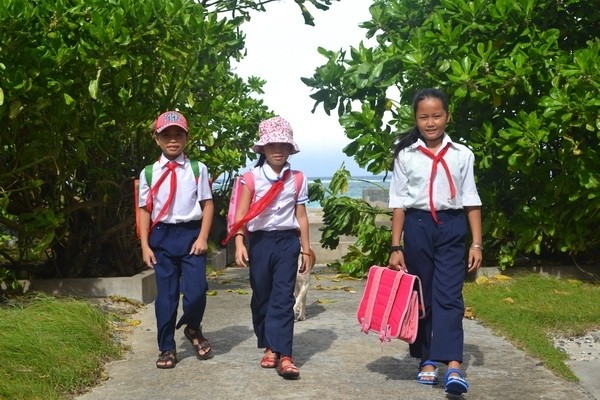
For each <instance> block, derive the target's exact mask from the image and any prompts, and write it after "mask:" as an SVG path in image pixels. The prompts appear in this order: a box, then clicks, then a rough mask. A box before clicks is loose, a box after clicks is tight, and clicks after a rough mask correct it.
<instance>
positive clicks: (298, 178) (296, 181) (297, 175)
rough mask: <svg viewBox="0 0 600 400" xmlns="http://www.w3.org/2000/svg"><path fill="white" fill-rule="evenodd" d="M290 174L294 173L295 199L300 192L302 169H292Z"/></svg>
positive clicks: (302, 178) (302, 176) (302, 179)
mask: <svg viewBox="0 0 600 400" xmlns="http://www.w3.org/2000/svg"><path fill="white" fill-rule="evenodd" d="M292 174H293V175H294V188H295V189H296V200H298V195H299V194H300V190H302V183H303V181H304V174H303V173H302V171H296V170H292Z"/></svg>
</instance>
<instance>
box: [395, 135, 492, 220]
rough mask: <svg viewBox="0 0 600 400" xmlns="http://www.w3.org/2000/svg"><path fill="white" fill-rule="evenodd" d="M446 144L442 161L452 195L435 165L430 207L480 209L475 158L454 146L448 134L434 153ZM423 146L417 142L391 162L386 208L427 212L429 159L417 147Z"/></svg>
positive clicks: (457, 144) (463, 147)
mask: <svg viewBox="0 0 600 400" xmlns="http://www.w3.org/2000/svg"><path fill="white" fill-rule="evenodd" d="M447 143H450V148H449V149H448V151H447V153H446V154H445V156H444V160H445V162H446V164H447V165H448V169H449V170H450V175H451V176H452V180H453V181H454V186H455V188H456V195H455V196H454V197H451V194H450V183H449V182H448V178H447V176H446V172H445V170H444V168H443V167H442V165H441V164H438V167H437V172H436V175H435V177H434V181H433V204H434V207H435V209H436V210H456V209H461V208H463V207H467V206H480V205H481V199H480V197H479V194H478V192H477V187H476V186H475V177H474V172H473V165H474V163H475V156H474V155H473V152H472V151H471V150H470V149H469V148H468V147H466V146H464V145H462V144H460V143H455V142H453V141H452V139H450V137H449V136H448V134H445V135H444V138H443V140H442V144H441V146H440V147H439V148H438V150H437V151H438V152H439V151H441V150H442V149H443V148H444V147H445V146H446V144H447ZM419 146H424V147H425V143H424V142H423V141H422V140H421V139H418V140H417V141H416V142H415V143H413V144H412V145H410V146H408V147H406V148H404V149H402V150H401V151H400V152H399V153H398V156H397V157H396V159H395V160H394V169H393V173H392V180H391V182H390V200H389V207H390V208H402V209H405V210H406V209H409V208H416V209H419V210H427V211H431V210H430V206H429V186H430V185H429V183H430V176H431V168H432V166H433V160H432V159H431V158H429V157H428V156H427V155H425V154H423V153H422V152H421V151H420V150H419V149H418V147H419Z"/></svg>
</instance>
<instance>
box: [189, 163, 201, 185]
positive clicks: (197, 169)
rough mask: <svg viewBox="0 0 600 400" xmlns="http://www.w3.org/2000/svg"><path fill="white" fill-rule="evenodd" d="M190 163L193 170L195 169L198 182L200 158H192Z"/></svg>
mask: <svg viewBox="0 0 600 400" xmlns="http://www.w3.org/2000/svg"><path fill="white" fill-rule="evenodd" d="M190 165H191V166H192V171H194V177H195V178H196V182H198V179H199V178H200V162H199V161H198V160H190Z"/></svg>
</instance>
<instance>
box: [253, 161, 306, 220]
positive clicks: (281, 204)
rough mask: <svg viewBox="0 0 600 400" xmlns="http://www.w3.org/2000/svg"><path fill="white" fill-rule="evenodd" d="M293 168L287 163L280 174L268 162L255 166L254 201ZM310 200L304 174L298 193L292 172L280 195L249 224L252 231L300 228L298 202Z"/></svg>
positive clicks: (303, 202) (302, 202)
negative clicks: (297, 210)
mask: <svg viewBox="0 0 600 400" xmlns="http://www.w3.org/2000/svg"><path fill="white" fill-rule="evenodd" d="M290 168H291V166H290V164H289V163H287V164H286V165H285V166H284V168H283V169H282V171H281V173H280V174H277V173H276V172H275V171H273V169H272V168H271V167H270V166H269V165H268V164H267V163H265V164H263V165H262V166H260V167H254V168H253V169H252V171H251V172H252V174H253V175H254V198H253V200H252V201H253V202H254V201H257V200H259V199H261V198H262V197H263V196H264V195H265V194H266V193H267V192H268V190H269V189H270V188H271V185H273V183H275V182H276V181H277V180H279V179H281V178H282V177H283V174H284V173H285V171H287V170H289V169H290ZM306 202H308V182H307V178H306V176H304V175H303V181H302V185H301V187H300V192H299V193H298V194H296V183H295V178H294V176H293V174H290V175H289V176H288V178H287V180H286V181H285V183H284V185H283V190H282V191H281V193H279V195H278V196H277V197H276V198H275V199H274V200H273V201H272V202H271V204H269V205H268V206H267V208H265V210H264V211H263V212H262V213H260V214H259V215H258V216H257V217H256V218H254V219H253V220H251V221H249V222H248V224H247V227H248V230H249V231H250V232H255V231H274V230H279V231H282V230H288V229H299V227H300V225H299V224H298V220H297V219H296V204H305V203H306Z"/></svg>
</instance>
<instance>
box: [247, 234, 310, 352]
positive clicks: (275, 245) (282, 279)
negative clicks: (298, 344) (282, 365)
mask: <svg viewBox="0 0 600 400" xmlns="http://www.w3.org/2000/svg"><path fill="white" fill-rule="evenodd" d="M299 255H300V240H299V238H298V231H296V230H286V231H257V232H252V234H251V235H250V250H249V254H248V256H249V258H250V285H251V287H252V299H251V301H250V309H251V310H252V324H253V327H254V333H255V334H256V338H257V339H258V348H266V347H269V348H271V350H272V351H273V352H276V353H280V354H281V355H284V356H292V347H293V340H294V302H295V300H294V287H295V285H296V274H297V271H298V256H299Z"/></svg>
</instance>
